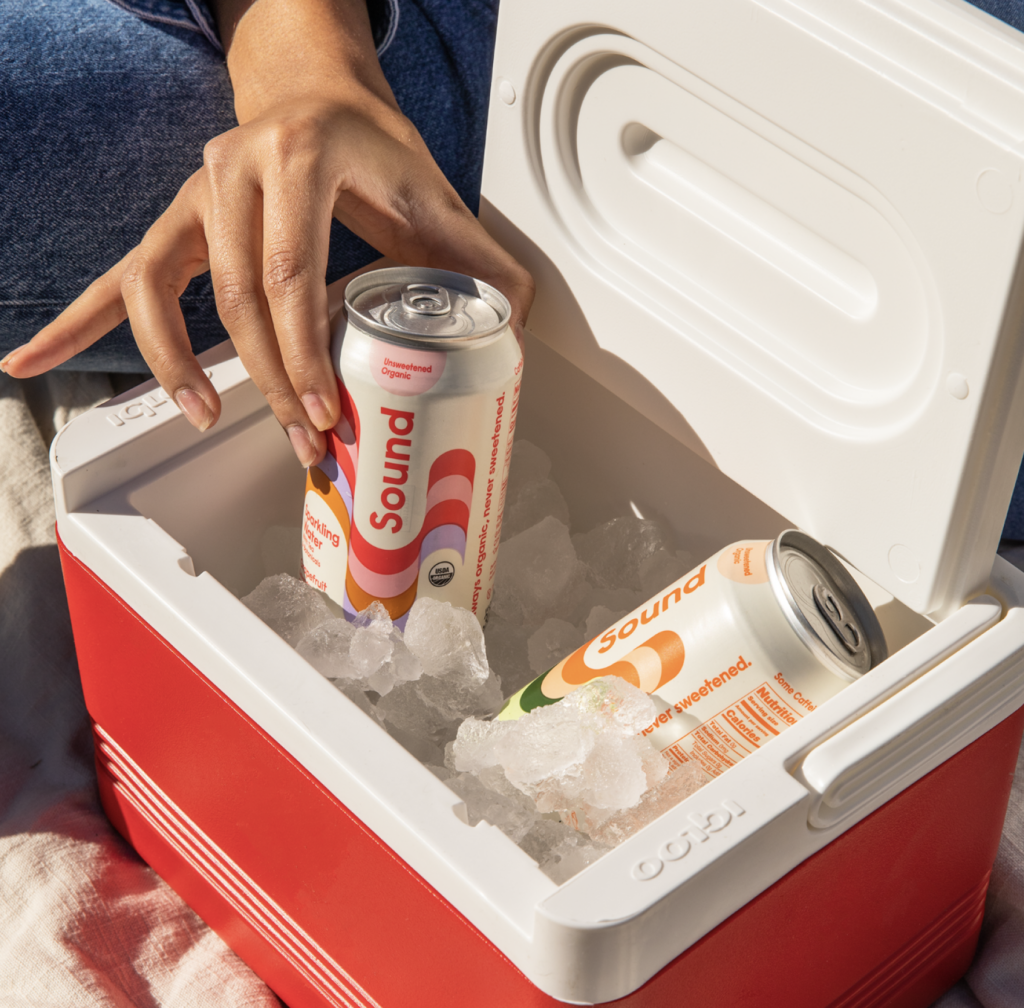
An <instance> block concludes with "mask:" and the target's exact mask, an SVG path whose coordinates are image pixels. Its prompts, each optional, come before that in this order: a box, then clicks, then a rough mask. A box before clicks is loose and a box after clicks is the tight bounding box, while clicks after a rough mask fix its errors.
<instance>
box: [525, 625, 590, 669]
mask: <svg viewBox="0 0 1024 1008" xmlns="http://www.w3.org/2000/svg"><path fill="white" fill-rule="evenodd" d="M582 643H583V634H581V633H580V632H579V630H577V629H576V627H574V626H573V625H572V624H571V623H566V621H565V620H559V619H549V620H545V621H544V622H543V623H542V624H541V625H540V628H539V629H538V630H536V631H535V632H534V634H533V635H532V636H531V637H530V639H529V641H527V644H526V651H527V656H528V658H529V662H530V669H531V670H532V671H533V673H534V675H541V674H542V673H543V672H547V671H548V669H550V668H553V667H554V666H555V665H557V664H558V663H559V662H560V661H561V660H562V659H563V658H565V657H566V656H567V655H570V654H572V653H573V651H575V650H576V649H577V648H578V647H579V646H580V645H581V644H582Z"/></svg>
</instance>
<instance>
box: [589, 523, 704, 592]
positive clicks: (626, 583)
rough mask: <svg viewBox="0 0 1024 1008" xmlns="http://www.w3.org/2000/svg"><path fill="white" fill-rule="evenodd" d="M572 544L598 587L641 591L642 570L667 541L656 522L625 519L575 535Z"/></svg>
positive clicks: (663, 547) (664, 546)
mask: <svg viewBox="0 0 1024 1008" xmlns="http://www.w3.org/2000/svg"><path fill="white" fill-rule="evenodd" d="M572 544H573V546H574V547H575V549H576V554H577V556H578V557H579V559H580V560H581V561H583V563H585V564H586V565H587V566H588V567H589V568H590V569H591V570H592V571H593V572H594V574H595V575H596V576H597V578H598V584H599V585H601V586H602V587H606V588H629V589H632V590H633V591H642V590H643V587H642V585H641V583H640V568H641V566H642V565H643V563H644V561H645V560H647V559H648V557H650V556H652V555H653V554H655V553H657V552H658V550H661V549H667V548H668V546H669V541H668V536H667V535H666V533H665V530H664V529H663V528H662V526H661V525H659V524H658V523H657V522H653V521H648V520H646V519H644V518H636V517H634V516H633V515H624V516H622V517H621V518H613V519H612V520H611V521H609V522H605V524H604V525H599V526H598V527H597V528H595V529H591V531H589V532H581V533H578V534H577V535H574V536H573V537H572ZM684 573H685V572H684Z"/></svg>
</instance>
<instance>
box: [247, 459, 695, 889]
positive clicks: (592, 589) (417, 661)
mask: <svg viewBox="0 0 1024 1008" xmlns="http://www.w3.org/2000/svg"><path fill="white" fill-rule="evenodd" d="M550 472H551V461H550V459H549V458H548V457H547V455H545V454H544V452H543V451H541V449H540V448H538V447H537V446H536V445H533V444H530V443H529V442H527V441H517V442H516V443H515V445H514V447H513V450H512V466H511V470H510V473H509V481H508V489H507V495H506V503H505V511H504V516H503V520H502V546H501V553H500V555H499V558H498V571H497V579H496V581H495V587H494V595H493V597H492V600H491V607H490V613H489V615H488V619H487V628H486V631H483V632H482V631H481V629H480V626H479V624H478V623H477V621H476V618H475V617H474V616H473V615H472V613H470V612H468V611H466V610H464V609H456V608H454V607H452V606H451V605H450V604H449V603H447V602H438V601H436V600H434V599H429V598H420V599H417V600H416V602H415V604H414V605H413V607H412V609H411V610H410V613H409V618H408V620H407V622H406V626H405V632H404V633H403V632H401V631H400V630H398V628H397V627H395V626H394V624H393V623H392V621H391V618H390V616H389V615H388V612H387V610H386V609H385V608H384V606H383V605H381V604H380V603H379V602H374V603H373V604H372V605H370V606H369V607H368V608H367V609H366V610H364V611H363V612H362V613H360V614H359V615H358V616H357V617H356V619H355V620H354V621H352V622H349V621H348V620H346V619H344V618H343V617H341V616H340V615H339V614H338V613H337V610H336V607H335V608H334V609H332V604H331V603H328V602H326V601H325V597H324V596H323V595H321V594H320V592H318V591H316V590H315V589H313V588H311V587H309V586H307V585H306V584H304V583H303V582H302V581H299V580H298V579H297V578H295V577H292V576H291V574H273V575H272V576H270V577H267V578H266V579H264V580H263V581H262V582H261V583H260V584H259V585H258V586H257V588H256V589H255V590H254V591H252V592H251V593H250V594H249V595H247V596H245V598H243V599H242V601H243V602H244V603H245V604H246V605H247V606H248V607H249V608H250V609H251V610H252V611H253V612H254V613H255V614H256V615H257V616H259V617H260V618H261V619H262V620H263V621H264V622H265V623H266V624H267V625H268V626H270V627H271V629H273V630H274V631H275V632H277V633H278V634H279V635H280V636H281V637H283V638H284V639H285V640H286V641H287V642H288V643H289V644H291V645H292V646H293V647H294V648H295V649H296V650H297V651H298V652H299V654H301V655H302V656H303V658H305V659H306V660H307V661H308V662H309V663H310V664H311V665H312V666H313V667H314V668H315V669H316V670H317V671H318V672H320V674H321V675H323V676H324V677H325V678H326V679H328V680H330V681H331V682H332V683H333V684H334V685H335V686H336V687H337V688H338V689H339V690H341V691H342V692H343V693H345V695H346V696H348V697H349V698H350V699H351V700H352V701H353V702H355V703H356V704H357V705H358V706H359V707H360V708H361V709H362V710H363V711H364V712H366V713H367V714H368V715H370V716H371V717H374V718H376V719H377V720H378V721H379V722H380V724H381V725H382V726H383V728H384V729H385V730H386V731H387V732H388V733H389V734H390V735H392V737H394V738H395V739H396V740H397V741H398V742H399V743H401V745H403V746H404V747H405V748H406V749H407V750H409V752H411V753H412V754H413V755H414V756H416V757H417V758H418V759H419V760H421V761H422V762H423V763H425V764H426V765H427V766H428V767H429V768H430V770H432V771H433V772H434V773H435V774H436V775H437V776H438V777H439V778H440V779H441V780H443V781H444V782H445V783H446V784H447V786H448V787H449V788H450V789H451V790H452V791H454V792H455V793H456V794H457V795H458V796H459V797H460V798H461V799H462V801H463V802H464V803H465V810H466V817H467V820H468V822H469V823H470V825H475V824H476V823H477V822H479V821H480V820H481V819H484V820H486V821H487V822H489V823H491V824H492V825H494V826H497V827H498V828H499V829H501V830H502V831H503V832H504V833H505V834H506V835H507V836H509V837H510V838H511V839H512V840H513V841H514V842H515V843H517V844H518V845H519V846H520V847H522V848H523V850H525V851H526V852H527V854H529V855H530V856H531V857H533V858H534V859H535V860H536V861H537V862H538V864H539V865H540V867H541V869H542V870H543V871H544V872H545V873H546V874H547V875H548V876H549V877H550V878H552V879H553V880H554V881H555V882H558V883H561V882H564V881H565V880H567V879H568V878H571V877H572V876H573V875H575V874H576V873H577V872H578V871H580V870H582V869H583V868H585V867H586V866H587V865H588V864H591V863H593V862H594V861H595V860H597V858H599V857H600V856H601V855H602V854H603V853H605V852H606V851H608V850H610V849H611V848H612V847H614V846H615V845H616V844H619V843H621V842H622V841H623V840H625V839H626V838H627V837H629V836H631V835H632V834H633V833H635V832H636V831H637V830H639V829H641V828H642V827H643V826H645V825H647V823H649V822H652V821H653V820H654V819H656V818H657V817H658V816H660V815H661V814H662V813H663V812H666V811H667V810H668V809H670V808H671V807H672V806H673V805H675V804H677V803H678V802H680V801H682V800H683V799H684V798H686V797H688V796H689V795H690V794H692V793H693V792H694V791H696V790H697V789H698V788H699V787H700V786H701V785H702V784H703V783H704V781H705V777H704V774H703V772H702V771H701V770H700V769H699V768H697V767H695V766H694V765H692V764H687V765H685V766H683V767H680V768H678V769H676V770H675V771H673V772H672V773H669V772H668V763H667V761H666V760H665V758H664V757H663V756H662V755H661V754H660V753H659V752H658V751H657V749H655V748H654V746H652V745H651V743H650V742H649V741H647V739H646V738H645V737H643V736H640V735H638V734H637V733H638V732H639V731H640V729H642V728H644V727H646V726H647V725H648V724H650V722H651V721H652V720H653V719H654V716H655V713H656V711H655V707H654V703H653V701H652V700H651V699H650V697H648V696H647V694H645V693H643V692H642V691H641V690H638V689H636V688H635V687H633V686H631V685H630V684H629V683H627V682H626V681H625V680H622V679H618V678H615V677H606V678H603V679H598V680H595V681H593V682H591V683H588V684H586V685H585V686H582V687H580V688H579V689H577V690H575V691H574V692H573V693H571V694H570V695H569V696H568V697H566V698H565V699H563V700H561V701H560V702H559V703H557V704H551V705H548V706H544V707H540V708H537V709H535V710H533V711H531V712H530V713H529V714H527V715H526V716H525V717H522V718H520V719H519V720H518V721H492V720H490V718H492V717H493V715H494V714H495V713H496V712H497V711H498V709H499V708H500V706H501V703H502V698H503V697H509V696H511V695H512V694H514V693H516V692H517V691H518V690H520V689H521V688H522V687H523V686H525V685H526V684H527V683H528V682H530V681H531V680H532V679H534V678H536V677H537V676H538V675H540V674H541V673H543V672H545V671H547V670H548V669H549V668H551V667H552V666H553V665H555V664H556V663H557V662H559V661H560V660H561V659H562V658H564V657H565V656H566V655H568V654H570V653H571V652H572V651H574V650H575V649H576V648H577V647H579V646H580V645H581V644H583V643H584V642H586V641H588V640H591V639H592V638H593V637H595V636H596V635H597V634H599V633H600V632H601V631H602V630H604V629H605V628H607V627H608V626H609V625H611V624H612V623H614V622H615V621H616V620H617V619H619V618H620V617H621V616H624V615H625V614H626V613H627V612H629V611H630V610H632V609H634V608H636V607H637V606H638V605H640V604H641V603H642V602H644V601H645V600H646V599H647V598H649V597H650V596H651V595H652V594H654V593H656V592H658V591H660V590H661V589H662V588H663V587H665V585H667V584H669V583H671V582H672V581H674V580H676V579H677V578H679V577H681V576H682V575H683V574H684V573H686V571H687V570H689V569H690V567H692V565H693V559H694V558H693V557H692V556H690V555H689V554H687V553H686V552H684V551H676V550H674V549H673V548H672V544H671V541H670V538H669V536H668V534H667V533H666V531H665V529H663V528H662V526H661V525H660V524H659V523H657V522H654V521H647V520H645V519H642V518H638V517H635V516H633V515H627V516H622V517H616V518H612V519H611V520H610V521H607V522H605V523H604V524H603V525H600V526H598V527H597V528H595V529H592V530H590V531H588V532H583V533H577V534H576V535H571V534H570V530H569V525H568V519H569V509H568V506H567V504H566V502H565V499H564V498H563V496H562V493H561V491H560V490H559V488H558V485H557V484H556V483H555V482H554V481H553V480H552V479H551V478H550ZM271 531H273V532H274V536H273V537H272V538H269V533H268V537H265V538H267V542H264V543H262V544H261V550H262V553H263V559H264V562H265V563H266V565H267V567H268V569H273V567H272V565H276V569H277V570H282V569H289V570H292V569H294V568H293V567H292V566H291V564H290V563H288V562H287V561H286V559H285V558H287V557H289V553H288V549H289V547H288V543H289V542H290V541H291V540H290V539H289V538H288V536H289V534H293V530H292V531H290V530H281V531H277V530H271ZM292 551H293V552H297V551H296V550H294V549H293V550H292ZM485 641H486V643H485ZM574 817H575V821H576V823H577V825H578V826H579V827H580V828H579V829H575V828H573V826H571V825H567V824H566V823H567V822H572V821H573V819H574ZM563 820H565V821H563Z"/></svg>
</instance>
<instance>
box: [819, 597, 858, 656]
mask: <svg viewBox="0 0 1024 1008" xmlns="http://www.w3.org/2000/svg"><path fill="white" fill-rule="evenodd" d="M812 594H813V595H814V602H815V605H817V607H818V611H819V612H820V613H821V615H822V616H824V617H825V619H826V620H828V624H829V626H830V627H832V629H833V630H834V631H835V633H836V636H837V637H838V638H839V639H840V641H842V643H843V647H845V648H846V650H847V651H849V652H850V654H859V653H860V652H861V651H863V650H864V641H863V639H862V638H861V633H860V628H859V627H858V626H857V624H856V623H855V622H854V621H853V620H852V619H851V618H850V617H849V616H848V615H847V614H846V613H845V612H844V611H843V607H842V606H841V605H840V604H839V600H838V599H837V598H836V597H835V595H834V594H833V593H832V591H831V590H830V589H829V587H828V585H824V584H816V585H815V586H814V589H813V592H812Z"/></svg>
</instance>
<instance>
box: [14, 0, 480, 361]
mask: <svg viewBox="0 0 1024 1008" xmlns="http://www.w3.org/2000/svg"><path fill="white" fill-rule="evenodd" d="M368 6H369V9H370V11H371V14H372V15H373V16H374V17H373V20H374V28H375V37H376V38H377V40H378V42H380V43H382V44H381V46H380V47H379V49H378V51H379V52H380V61H381V66H382V67H383V70H384V73H385V75H386V76H387V78H388V81H389V83H390V84H391V87H392V90H393V91H394V93H395V97H396V98H397V100H398V103H399V105H400V106H401V108H402V111H403V112H404V113H405V114H406V115H407V116H408V117H409V118H410V119H411V120H412V121H413V123H414V124H415V125H416V127H417V128H418V129H419V131H420V133H421V135H422V136H423V139H424V141H425V142H426V144H427V146H428V147H429V148H430V151H431V153H432V154H433V155H434V159H435V160H436V161H437V163H438V164H439V165H440V167H441V170H442V171H443V172H444V173H445V175H446V176H447V178H448V180H449V181H450V182H451V183H452V185H453V186H454V187H455V190H456V192H458V194H459V195H460V196H461V197H462V199H463V200H464V201H465V202H466V204H467V205H468V206H469V207H470V209H472V210H473V211H474V212H475V211H476V209H477V205H478V203H479V199H480V175H481V169H482V161H483V145H484V131H485V126H486V119H487V98H488V94H489V90H490V77H491V58H492V53H493V47H494V27H495V23H496V20H497V0H400V2H399V3H396V2H394V0H392V2H391V3H389V2H388V0H370V2H369V4H368ZM125 8H129V9H130V10H131V11H134V12H135V13H130V12H129V10H126V9H125ZM392 8H396V9H397V15H398V16H397V17H395V16H394V13H393V12H392ZM136 14H139V15H140V16H136ZM204 14H205V12H204V11H203V5H202V4H201V3H198V4H197V3H196V2H195V0H193V2H192V3H189V4H186V2H185V0H114V2H110V0H46V2H42V0H28V2H26V0H0V109H2V110H3V111H2V113H0V205H2V209H3V212H2V214H0V356H2V355H3V354H5V353H7V351H9V350H13V349H14V348H15V347H16V346H20V345H21V344H22V343H25V342H27V341H28V340H29V339H31V337H32V336H33V335H34V334H35V333H36V332H37V331H38V330H39V329H41V328H42V327H43V326H44V325H46V324H47V323H48V322H50V321H51V320H52V319H53V318H55V317H56V316H57V315H58V314H59V313H60V311H61V310H62V309H63V308H65V307H66V306H67V305H68V304H69V303H70V302H71V301H73V300H74V299H75V298H76V297H77V296H78V295H79V294H80V293H81V292H82V291H83V290H84V289H85V288H86V287H87V286H88V285H89V284H90V283H91V282H92V281H93V280H95V279H96V277H97V276H99V275H100V274H101V273H103V272H104V271H105V270H107V269H109V268H110V267H111V266H113V265H114V263H116V262H117V261H118V260H119V259H120V258H121V257H122V256H124V255H125V254H126V253H127V252H129V251H130V250H131V249H132V248H133V247H134V246H135V245H137V244H138V242H139V240H140V239H141V238H142V236H143V235H144V234H145V232H146V229H147V228H148V227H149V226H150V224H152V223H153V221H154V220H155V219H156V218H157V217H158V216H159V215H160V214H161V213H162V212H163V211H164V210H165V209H166V208H167V206H168V205H169V204H170V202H171V200H173V199H174V196H175V194H176V193H177V191H178V189H179V188H180V187H181V185H182V183H184V182H185V180H186V179H187V178H188V177H189V176H190V175H191V174H192V173H193V172H194V171H196V170H197V169H198V168H199V167H200V166H201V165H202V161H203V145H204V144H205V143H206V141H207V140H209V139H210V138H211V137H214V136H217V135H218V134H220V133H223V132H225V131H226V130H229V129H231V128H232V127H233V126H236V125H237V121H236V119H235V113H234V106H233V99H232V92H231V86H230V83H229V81H228V75H227V70H226V67H225V64H224V57H223V54H222V52H221V51H220V46H219V42H218V41H217V37H216V33H215V32H214V30H213V27H212V19H209V17H208V16H204ZM147 16H148V17H149V18H153V20H148V19H143V18H145V17H147ZM391 29H393V33H392V32H391ZM389 35H391V36H392V37H389ZM378 254H379V253H377V252H375V251H374V249H372V248H371V247H370V246H369V245H367V244H366V243H365V242H364V241H362V239H360V238H358V237H356V236H355V235H354V234H352V232H351V231H348V230H347V229H346V228H344V227H342V226H341V225H340V224H338V223H337V222H335V224H334V226H333V228H332V232H331V248H330V257H329V265H328V271H327V279H328V281H330V280H336V279H337V278H338V277H340V276H344V275H345V274H346V273H349V272H351V271H352V270H354V269H357V268H358V267H360V266H364V265H365V264H366V263H368V262H370V261H371V260H373V259H376V258H377V257H378ZM181 304H182V311H183V313H184V316H185V322H186V325H187V327H188V332H189V335H190V337H191V339H192V345H193V348H194V349H195V351H196V352H197V353H198V352H199V351H201V350H205V349H207V348H208V347H211V346H213V345H214V344H216V343H220V342H221V341H222V340H224V339H226V338H227V333H226V332H225V330H224V328H223V326H222V325H221V323H220V319H219V318H218V317H217V309H216V306H215V304H214V298H213V288H212V285H211V283H210V278H209V274H206V275H204V276H199V277H196V278H195V279H194V280H193V281H192V283H190V284H189V286H188V289H187V290H186V291H185V293H184V295H183V297H182V299H181ZM63 366H64V367H66V368H68V369H72V370H79V371H121V372H143V371H146V370H147V368H146V364H145V362H144V361H143V359H142V356H141V355H140V354H139V352H138V350H137V349H136V347H135V341H134V340H133V339H132V335H131V329H130V327H129V325H128V323H127V322H124V323H122V324H121V325H119V326H118V327H117V328H116V329H115V330H113V332H111V333H109V334H108V335H107V336H104V337H103V338H102V339H101V340H99V342H97V343H96V344H94V345H93V346H92V347H90V348H89V349H87V350H84V351H83V352H82V353H80V354H78V355H77V356H76V357H74V358H72V359H71V360H70V361H68V362H67V364H65V365H63Z"/></svg>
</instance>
